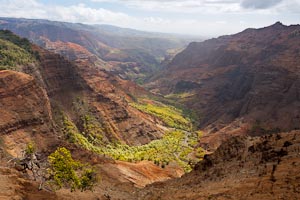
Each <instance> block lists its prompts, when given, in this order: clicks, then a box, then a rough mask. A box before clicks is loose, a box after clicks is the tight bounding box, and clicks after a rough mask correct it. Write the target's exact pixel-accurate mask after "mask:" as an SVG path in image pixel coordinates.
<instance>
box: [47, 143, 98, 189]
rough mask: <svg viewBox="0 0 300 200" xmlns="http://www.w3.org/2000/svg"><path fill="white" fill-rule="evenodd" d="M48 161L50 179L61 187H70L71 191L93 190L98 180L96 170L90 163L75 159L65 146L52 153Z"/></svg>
mask: <svg viewBox="0 0 300 200" xmlns="http://www.w3.org/2000/svg"><path fill="white" fill-rule="evenodd" d="M48 162H49V165H50V167H49V168H48V172H49V174H50V179H53V180H54V182H55V184H56V185H57V186H58V188H59V189H60V188H62V187H69V188H71V191H74V190H76V189H80V190H81V191H84V190H87V189H89V190H91V189H92V187H93V186H94V184H95V183H96V182H97V178H96V173H95V171H94V170H93V169H92V168H90V167H89V166H88V165H84V164H82V163H80V162H79V161H75V160H73V158H72V155H71V153H70V151H69V150H68V149H66V148H64V147H62V148H58V149H57V150H56V151H55V152H54V153H52V154H50V155H49V156H48Z"/></svg>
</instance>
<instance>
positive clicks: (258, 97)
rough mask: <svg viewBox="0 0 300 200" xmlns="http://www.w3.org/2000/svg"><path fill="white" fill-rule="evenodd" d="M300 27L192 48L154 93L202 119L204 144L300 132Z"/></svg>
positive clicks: (250, 32) (154, 85) (278, 27)
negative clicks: (240, 136)
mask: <svg viewBox="0 0 300 200" xmlns="http://www.w3.org/2000/svg"><path fill="white" fill-rule="evenodd" d="M299 33H300V26H299V25H294V26H284V25H283V24H281V23H279V22H278V23H276V24H274V25H272V26H270V27H265V28H261V29H247V30H245V31H243V32H241V33H238V34H235V35H229V36H222V37H219V38H216V39H211V40H207V41H205V42H201V43H191V44H190V45H189V46H188V47H187V48H186V49H185V50H184V51H183V52H182V53H180V54H178V55H177V56H176V57H175V58H174V59H173V60H172V62H171V63H170V64H169V66H168V67H167V68H166V70H165V71H164V72H162V73H160V74H159V75H157V76H155V77H153V78H152V80H151V82H150V83H149V84H148V87H149V88H150V89H152V91H154V92H157V93H161V94H164V95H167V97H169V98H171V99H173V100H176V101H180V102H182V103H184V104H186V105H187V106H188V107H189V108H191V109H193V110H195V111H196V112H197V114H198V116H199V122H200V123H199V128H201V129H204V130H205V134H206V135H208V134H209V133H216V134H217V135H215V136H214V135H211V136H210V137H205V138H203V140H202V142H203V143H209V144H211V146H212V147H213V148H215V147H217V146H218V145H219V144H220V143H221V140H222V139H224V138H226V137H227V136H228V135H230V133H231V134H241V133H242V132H245V131H241V128H243V129H246V130H249V133H250V134H254V135H257V134H262V133H265V132H272V131H273V132H274V131H275V132H276V131H279V130H292V129H298V128H299V123H300V121H299V120H300V118H299V116H300V113H299V110H300V109H299V107H300V104H299V102H300V101H299V84H300V82H299V72H300V68H299V63H300V57H299V53H300V48H299V47H300V46H299V44H300V36H299Z"/></svg>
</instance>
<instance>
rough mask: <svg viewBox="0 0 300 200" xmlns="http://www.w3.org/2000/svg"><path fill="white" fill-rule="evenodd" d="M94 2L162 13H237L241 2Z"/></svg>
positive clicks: (211, 0)
mask: <svg viewBox="0 0 300 200" xmlns="http://www.w3.org/2000/svg"><path fill="white" fill-rule="evenodd" d="M91 1H93V2H99V3H101V2H109V3H112V2H115V3H121V4H124V5H126V6H128V7H135V8H139V9H143V10H148V11H162V12H181V13H185V12H205V13H215V12H219V11H228V12H230V11H237V10H238V9H239V8H240V6H239V4H240V0H143V1H140V0H91Z"/></svg>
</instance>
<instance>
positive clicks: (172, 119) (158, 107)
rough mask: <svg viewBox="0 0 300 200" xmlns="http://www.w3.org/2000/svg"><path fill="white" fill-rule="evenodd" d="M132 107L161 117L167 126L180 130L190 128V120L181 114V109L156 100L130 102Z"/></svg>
mask: <svg viewBox="0 0 300 200" xmlns="http://www.w3.org/2000/svg"><path fill="white" fill-rule="evenodd" d="M130 105H131V106H132V107H134V108H137V109H138V110H140V111H142V112H145V113H148V114H150V115H153V116H155V117H158V118H159V119H161V120H162V121H163V122H164V123H165V124H166V125H167V126H169V127H172V128H177V129H181V130H191V126H192V124H191V121H190V119H188V118H185V117H184V116H183V111H182V110H180V109H178V108H175V107H173V106H169V105H165V104H162V103H159V102H156V101H152V102H151V103H149V102H146V103H145V102H143V101H139V103H131V104H130Z"/></svg>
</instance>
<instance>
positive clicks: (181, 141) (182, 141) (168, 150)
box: [103, 131, 196, 171]
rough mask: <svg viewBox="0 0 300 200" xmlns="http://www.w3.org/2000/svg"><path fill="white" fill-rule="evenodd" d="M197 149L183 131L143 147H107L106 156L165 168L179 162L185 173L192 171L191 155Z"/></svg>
mask: <svg viewBox="0 0 300 200" xmlns="http://www.w3.org/2000/svg"><path fill="white" fill-rule="evenodd" d="M194 149H195V147H194V146H192V145H191V140H190V139H189V138H188V137H187V135H186V134H185V133H184V132H182V131H171V132H168V133H166V134H165V135H164V136H163V138H162V139H159V140H153V141H151V142H150V143H149V144H145V145H142V146H128V145H124V144H115V145H107V146H106V147H105V149H103V150H104V152H103V153H104V154H106V155H110V156H112V157H113V158H114V159H116V160H122V161H130V162H136V161H142V160H149V161H153V162H154V163H155V164H157V165H160V166H162V167H164V166H165V165H168V164H169V163H170V162H172V161H175V162H177V163H178V164H179V165H180V166H181V167H182V168H183V169H184V170H185V171H190V170H191V167H192V166H191V163H192V160H193V161H194V162H196V160H194V158H192V157H191V158H189V155H190V154H191V153H192V152H193V151H194Z"/></svg>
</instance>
